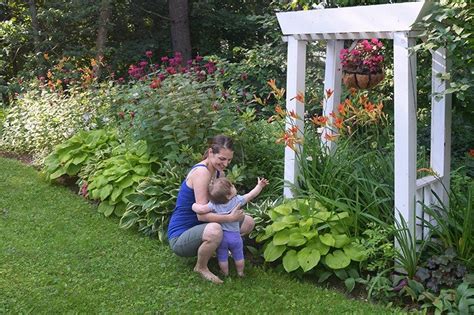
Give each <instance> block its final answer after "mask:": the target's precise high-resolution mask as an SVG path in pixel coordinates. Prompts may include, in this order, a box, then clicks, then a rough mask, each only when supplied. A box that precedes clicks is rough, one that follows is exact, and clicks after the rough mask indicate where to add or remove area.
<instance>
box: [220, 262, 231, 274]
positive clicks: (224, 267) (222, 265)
mask: <svg viewBox="0 0 474 315" xmlns="http://www.w3.org/2000/svg"><path fill="white" fill-rule="evenodd" d="M219 267H220V268H221V271H222V273H223V274H224V275H225V276H228V275H229V262H228V261H219Z"/></svg>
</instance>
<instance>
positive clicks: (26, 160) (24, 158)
mask: <svg viewBox="0 0 474 315" xmlns="http://www.w3.org/2000/svg"><path fill="white" fill-rule="evenodd" d="M0 157H3V158H7V159H14V160H18V161H20V162H22V163H23V164H26V165H33V162H34V159H33V156H32V155H31V154H20V153H15V152H9V151H1V150H0Z"/></svg>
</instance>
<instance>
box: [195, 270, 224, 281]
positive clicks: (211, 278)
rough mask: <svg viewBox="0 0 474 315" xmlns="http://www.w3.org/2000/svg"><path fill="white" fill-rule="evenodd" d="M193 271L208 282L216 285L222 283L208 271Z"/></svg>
mask: <svg viewBox="0 0 474 315" xmlns="http://www.w3.org/2000/svg"><path fill="white" fill-rule="evenodd" d="M194 271H195V272H197V273H199V274H200V275H201V276H202V277H203V278H204V279H206V280H209V281H211V282H213V283H216V284H221V283H224V281H222V280H221V279H220V278H219V277H218V276H216V275H215V274H213V273H212V272H210V271H209V269H198V268H196V267H195V268H194Z"/></svg>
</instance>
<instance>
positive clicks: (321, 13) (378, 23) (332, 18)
mask: <svg viewBox="0 0 474 315" xmlns="http://www.w3.org/2000/svg"><path fill="white" fill-rule="evenodd" d="M431 6H432V3H431V2H430V1H427V2H405V3H395V4H379V5H369V6H357V7H344V8H332V9H320V10H306V11H292V12H279V13H277V14H276V15H277V18H278V23H279V24H280V27H281V30H282V33H283V35H285V36H289V35H290V36H291V35H302V34H308V35H309V34H320V36H322V34H326V35H325V36H330V34H334V36H335V37H340V36H341V35H337V34H352V35H351V36H348V37H350V38H358V36H359V35H355V34H358V33H359V34H360V35H362V34H364V33H365V34H377V33H378V34H387V33H391V32H404V31H407V32H408V31H412V30H414V29H413V24H414V23H416V22H418V21H419V20H421V18H422V17H423V16H424V15H425V14H426V12H427V11H428V10H429V9H430V8H431ZM345 36H346V37H347V35H345ZM313 37H316V36H314V35H313ZM341 37H342V36H341ZM384 37H387V35H385V36H384ZM316 39H317V38H314V39H313V40H316ZM319 39H320V38H319Z"/></svg>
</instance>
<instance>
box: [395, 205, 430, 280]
mask: <svg viewBox="0 0 474 315" xmlns="http://www.w3.org/2000/svg"><path fill="white" fill-rule="evenodd" d="M414 219H415V218H413V220H414ZM395 227H396V229H395V230H394V237H395V244H396V248H397V250H396V252H395V253H396V254H395V258H396V262H395V264H396V265H397V266H398V267H399V268H402V269H403V272H404V273H406V275H407V277H408V279H414V278H415V275H416V271H417V270H418V267H419V265H420V258H421V253H422V251H423V248H424V246H425V245H426V240H421V241H420V244H417V240H416V235H415V233H412V231H411V230H410V227H409V226H408V223H407V222H406V221H405V218H404V217H403V215H402V214H401V213H398V220H395Z"/></svg>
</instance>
